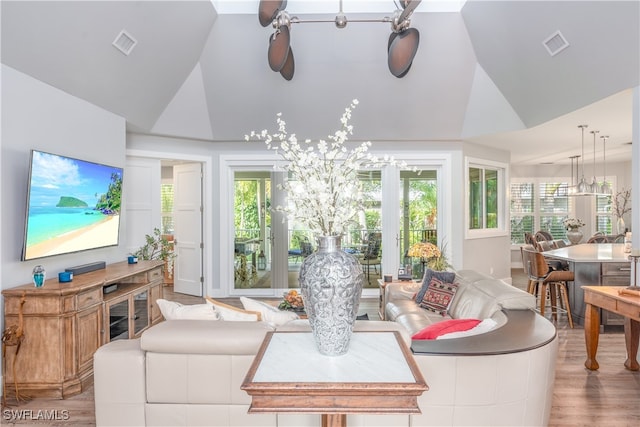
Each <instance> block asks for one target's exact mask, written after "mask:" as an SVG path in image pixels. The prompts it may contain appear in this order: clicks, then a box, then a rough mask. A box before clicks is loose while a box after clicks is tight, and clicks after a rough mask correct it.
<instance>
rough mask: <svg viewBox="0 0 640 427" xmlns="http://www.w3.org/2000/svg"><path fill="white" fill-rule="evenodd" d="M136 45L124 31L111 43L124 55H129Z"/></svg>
mask: <svg viewBox="0 0 640 427" xmlns="http://www.w3.org/2000/svg"><path fill="white" fill-rule="evenodd" d="M137 43H138V42H137V41H136V39H134V38H133V37H132V36H131V34H129V33H127V32H126V31H125V30H122V31H120V34H118V37H116V39H115V40H114V41H113V45H114V46H115V47H116V48H117V49H118V50H119V51H120V52H122V53H124V54H125V55H129V54H130V53H131V51H132V50H133V48H134V47H135V45H136V44H137Z"/></svg>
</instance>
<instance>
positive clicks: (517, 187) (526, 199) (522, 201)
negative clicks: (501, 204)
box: [511, 182, 535, 244]
mask: <svg viewBox="0 0 640 427" xmlns="http://www.w3.org/2000/svg"><path fill="white" fill-rule="evenodd" d="M533 191H534V185H533V183H530V182H513V183H511V243H512V244H520V243H524V233H531V234H533V233H534V229H535V216H534V195H533Z"/></svg>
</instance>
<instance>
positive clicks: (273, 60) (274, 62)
mask: <svg viewBox="0 0 640 427" xmlns="http://www.w3.org/2000/svg"><path fill="white" fill-rule="evenodd" d="M290 40H291V37H290V34H289V27H287V26H286V25H283V26H282V27H280V28H279V29H278V30H277V31H276V32H275V33H273V34H271V37H270V38H269V51H268V53H267V56H268V58H269V66H270V67H271V69H272V70H273V71H280V70H282V67H284V63H285V61H286V60H287V55H288V53H289V42H290Z"/></svg>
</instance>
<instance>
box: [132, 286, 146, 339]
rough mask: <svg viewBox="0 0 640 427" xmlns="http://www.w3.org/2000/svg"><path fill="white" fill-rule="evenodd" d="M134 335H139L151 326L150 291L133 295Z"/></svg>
mask: <svg viewBox="0 0 640 427" xmlns="http://www.w3.org/2000/svg"><path fill="white" fill-rule="evenodd" d="M132 308H133V316H132V319H133V335H134V336H137V335H138V334H140V333H141V332H142V331H143V330H144V329H145V328H146V327H147V326H149V292H148V291H144V292H140V293H137V294H134V295H133V306H132Z"/></svg>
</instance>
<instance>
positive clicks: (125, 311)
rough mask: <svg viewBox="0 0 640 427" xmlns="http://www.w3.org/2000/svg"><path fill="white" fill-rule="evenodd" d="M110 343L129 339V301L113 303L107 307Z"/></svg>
mask: <svg viewBox="0 0 640 427" xmlns="http://www.w3.org/2000/svg"><path fill="white" fill-rule="evenodd" d="M107 318H108V319H109V341H115V340H126V339H129V300H128V299H124V300H122V301H117V302H112V303H110V304H109V305H108V306H107Z"/></svg>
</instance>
